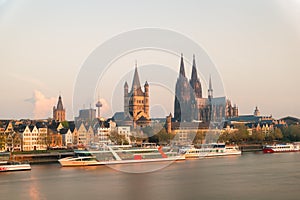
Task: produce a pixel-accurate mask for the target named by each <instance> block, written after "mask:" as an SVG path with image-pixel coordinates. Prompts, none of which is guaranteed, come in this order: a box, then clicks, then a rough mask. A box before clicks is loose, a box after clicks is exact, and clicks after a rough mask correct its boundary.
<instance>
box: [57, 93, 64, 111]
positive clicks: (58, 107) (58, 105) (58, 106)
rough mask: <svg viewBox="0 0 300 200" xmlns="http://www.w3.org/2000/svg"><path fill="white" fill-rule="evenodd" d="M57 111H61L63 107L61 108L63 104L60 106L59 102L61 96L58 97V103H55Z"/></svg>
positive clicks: (60, 102) (60, 101)
mask: <svg viewBox="0 0 300 200" xmlns="http://www.w3.org/2000/svg"><path fill="white" fill-rule="evenodd" d="M56 109H57V110H63V109H64V107H63V104H62V100H61V96H60V95H59V97H58V102H57V107H56Z"/></svg>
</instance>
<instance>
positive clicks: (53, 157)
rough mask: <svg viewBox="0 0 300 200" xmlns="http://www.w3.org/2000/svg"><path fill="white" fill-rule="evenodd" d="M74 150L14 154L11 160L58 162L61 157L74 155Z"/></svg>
mask: <svg viewBox="0 0 300 200" xmlns="http://www.w3.org/2000/svg"><path fill="white" fill-rule="evenodd" d="M73 155H74V152H73V151H70V152H49V153H36V154H35V153H30V154H12V155H11V158H10V159H11V160H14V161H18V162H28V163H30V164H38V163H52V162H58V160H59V159H61V158H65V157H69V156H73Z"/></svg>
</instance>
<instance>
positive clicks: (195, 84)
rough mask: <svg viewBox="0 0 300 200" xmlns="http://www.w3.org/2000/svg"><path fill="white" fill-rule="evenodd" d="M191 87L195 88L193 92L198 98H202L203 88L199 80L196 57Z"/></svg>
mask: <svg viewBox="0 0 300 200" xmlns="http://www.w3.org/2000/svg"><path fill="white" fill-rule="evenodd" d="M190 85H191V87H192V88H193V92H194V95H195V97H196V98H202V87H201V83H200V80H199V79H198V74H197V68H196V60H195V55H193V67H192V76H191V80H190Z"/></svg>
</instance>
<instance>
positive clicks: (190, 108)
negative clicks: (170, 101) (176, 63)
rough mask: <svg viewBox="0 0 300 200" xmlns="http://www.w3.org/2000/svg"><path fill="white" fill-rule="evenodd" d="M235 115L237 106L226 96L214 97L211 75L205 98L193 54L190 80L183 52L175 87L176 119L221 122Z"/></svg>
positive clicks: (178, 120) (236, 114) (179, 120)
mask: <svg viewBox="0 0 300 200" xmlns="http://www.w3.org/2000/svg"><path fill="white" fill-rule="evenodd" d="M235 116H238V108H237V106H232V105H231V102H230V101H229V100H226V98H225V97H217V98H215V97H213V88H212V80H211V77H210V78H209V87H208V97H207V98H203V96H202V85H201V82H200V79H199V78H198V74H197V68H196V61H195V56H193V65H192V75H191V79H190V80H188V78H187V77H186V75H185V68H184V61H183V55H182V54H181V60H180V69H179V77H178V78H177V82H176V88H175V102H174V120H175V121H177V122H193V121H199V122H221V121H224V120H225V119H226V118H230V117H235Z"/></svg>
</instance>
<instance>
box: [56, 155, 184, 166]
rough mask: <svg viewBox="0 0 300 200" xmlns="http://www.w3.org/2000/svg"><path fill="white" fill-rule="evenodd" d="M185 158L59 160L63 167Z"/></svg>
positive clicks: (180, 157) (181, 158)
mask: <svg viewBox="0 0 300 200" xmlns="http://www.w3.org/2000/svg"><path fill="white" fill-rule="evenodd" d="M180 160H185V157H183V156H174V157H168V158H155V159H140V160H110V161H69V160H68V159H67V158H63V159H60V160H59V163H60V165H61V166H62V167H83V166H95V165H119V164H131V163H147V162H166V161H180Z"/></svg>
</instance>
